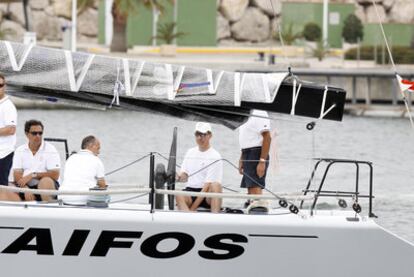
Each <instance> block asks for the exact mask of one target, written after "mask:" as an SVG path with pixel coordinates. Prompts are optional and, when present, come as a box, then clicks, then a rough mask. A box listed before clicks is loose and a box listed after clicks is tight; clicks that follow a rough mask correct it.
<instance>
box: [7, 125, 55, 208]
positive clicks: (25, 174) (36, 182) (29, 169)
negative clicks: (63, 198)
mask: <svg viewBox="0 0 414 277" xmlns="http://www.w3.org/2000/svg"><path fill="white" fill-rule="evenodd" d="M43 131H44V127H43V124H42V122H40V121H38V120H34V119H32V120H29V121H26V123H25V124H24V132H25V134H26V137H27V139H28V143H26V144H23V145H21V146H19V147H18V148H17V149H16V152H15V154H14V157H13V176H14V181H15V183H16V185H17V186H19V187H22V188H31V189H50V190H57V189H58V188H59V183H58V180H59V175H60V157H59V153H58V152H57V150H56V148H55V147H54V146H53V145H52V144H50V143H48V142H46V141H44V140H43ZM19 195H20V198H21V199H22V200H23V201H25V200H26V201H32V200H36V201H41V200H43V201H49V200H51V199H53V198H55V197H53V196H49V195H37V194H35V195H34V194H31V193H25V194H19Z"/></svg>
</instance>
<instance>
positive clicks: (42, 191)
mask: <svg viewBox="0 0 414 277" xmlns="http://www.w3.org/2000/svg"><path fill="white" fill-rule="evenodd" d="M1 190H4V191H11V192H22V193H32V194H37V195H118V194H138V193H150V192H151V189H149V188H131V189H108V190H93V191H85V190H47V189H30V188H19V187H13V186H0V191H1ZM155 193H157V194H167V195H185V196H201V197H209V198H231V199H252V198H253V199H267V200H279V199H277V198H275V197H274V196H273V195H254V196H252V195H251V194H245V193H212V192H192V191H181V190H166V189H155ZM276 194H277V196H278V197H280V198H282V199H285V200H297V199H299V200H313V199H314V198H315V196H314V195H313V194H308V195H303V193H302V192H296V193H287V192H282V193H276Z"/></svg>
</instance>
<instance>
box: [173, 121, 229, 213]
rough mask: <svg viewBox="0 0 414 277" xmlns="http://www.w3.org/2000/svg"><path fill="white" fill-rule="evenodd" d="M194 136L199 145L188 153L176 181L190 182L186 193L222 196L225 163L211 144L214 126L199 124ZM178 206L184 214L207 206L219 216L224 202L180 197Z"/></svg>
mask: <svg viewBox="0 0 414 277" xmlns="http://www.w3.org/2000/svg"><path fill="white" fill-rule="evenodd" d="M194 136H195V140H196V143H197V146H196V147H194V148H191V149H189V150H188V151H187V153H186V154H185V157H184V161H183V164H182V166H181V172H180V173H179V174H178V176H177V181H178V182H187V186H186V188H185V189H184V191H192V192H215V193H221V192H222V188H221V180H222V177H223V163H222V161H221V156H220V154H219V153H218V152H217V151H216V150H215V149H214V148H213V147H211V145H210V140H211V137H212V136H213V135H212V131H211V125H210V124H209V123H206V122H197V124H196V126H195V133H194ZM177 206H178V209H179V210H182V211H195V210H197V208H198V207H204V208H207V209H210V210H211V212H213V213H218V212H220V210H221V199H220V198H205V197H190V196H183V195H178V196H177Z"/></svg>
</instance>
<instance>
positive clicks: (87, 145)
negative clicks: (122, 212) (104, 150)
mask: <svg viewBox="0 0 414 277" xmlns="http://www.w3.org/2000/svg"><path fill="white" fill-rule="evenodd" d="M81 149H82V150H80V151H79V153H76V154H73V155H72V156H70V157H69V159H68V160H67V161H66V165H65V173H64V178H63V184H62V186H61V187H60V189H59V190H62V191H63V190H82V189H83V190H85V191H88V190H89V189H90V188H93V187H95V186H98V187H100V188H106V182H105V179H104V177H105V169H104V165H103V163H102V161H101V160H100V159H99V158H98V155H99V153H100V149H101V143H100V142H99V140H98V139H97V138H96V137H95V136H87V137H85V138H84V139H83V140H82V144H81ZM59 199H61V200H62V201H63V203H64V204H69V205H86V202H87V200H88V196H86V195H62V196H59Z"/></svg>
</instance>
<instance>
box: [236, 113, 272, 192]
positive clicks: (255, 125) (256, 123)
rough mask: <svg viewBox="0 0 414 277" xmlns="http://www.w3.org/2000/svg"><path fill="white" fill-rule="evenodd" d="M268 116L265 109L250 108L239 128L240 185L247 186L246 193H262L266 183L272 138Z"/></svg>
mask: <svg viewBox="0 0 414 277" xmlns="http://www.w3.org/2000/svg"><path fill="white" fill-rule="evenodd" d="M268 118H269V115H268V114H267V112H266V111H260V110H252V111H251V116H250V117H249V119H248V120H247V122H246V123H244V124H243V125H242V126H240V128H239V143H240V148H241V155H240V161H239V172H240V174H242V175H243V178H242V181H241V187H242V188H247V191H248V194H262V190H263V188H264V187H265V185H266V183H265V179H266V171H267V168H268V166H269V149H270V142H271V140H272V139H271V136H270V120H269V119H268Z"/></svg>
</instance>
